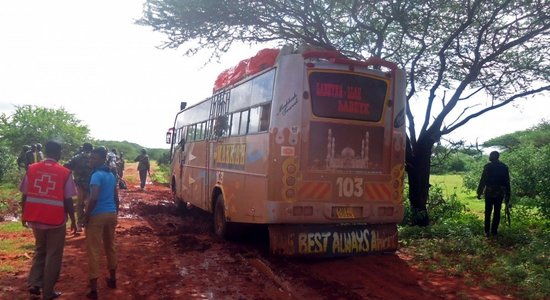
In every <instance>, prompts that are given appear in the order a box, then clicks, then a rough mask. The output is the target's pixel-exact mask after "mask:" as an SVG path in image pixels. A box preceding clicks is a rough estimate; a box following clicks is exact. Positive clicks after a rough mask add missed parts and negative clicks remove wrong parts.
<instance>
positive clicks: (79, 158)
mask: <svg viewBox="0 0 550 300" xmlns="http://www.w3.org/2000/svg"><path fill="white" fill-rule="evenodd" d="M92 149H93V146H92V144H90V143H84V144H82V151H81V152H80V153H78V154H77V155H75V156H73V158H71V159H70V160H69V161H68V162H67V163H66V164H65V165H64V167H66V168H68V169H70V170H72V171H73V176H74V180H75V182H76V189H77V192H78V195H77V199H76V217H77V221H78V224H77V232H82V226H83V224H84V221H83V216H84V207H85V205H86V203H85V201H86V199H88V195H89V193H90V192H89V184H90V176H91V175H92V167H91V166H90V155H91V152H92Z"/></svg>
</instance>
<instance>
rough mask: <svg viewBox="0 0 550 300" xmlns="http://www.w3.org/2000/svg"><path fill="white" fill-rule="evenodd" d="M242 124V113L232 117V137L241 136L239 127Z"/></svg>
mask: <svg viewBox="0 0 550 300" xmlns="http://www.w3.org/2000/svg"><path fill="white" fill-rule="evenodd" d="M240 124H241V112H235V113H233V114H232V115H231V133H230V135H239V126H240Z"/></svg>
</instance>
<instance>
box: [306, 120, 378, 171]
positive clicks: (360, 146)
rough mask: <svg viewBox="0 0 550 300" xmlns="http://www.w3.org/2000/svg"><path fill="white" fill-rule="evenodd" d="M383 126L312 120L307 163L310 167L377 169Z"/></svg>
mask: <svg viewBox="0 0 550 300" xmlns="http://www.w3.org/2000/svg"><path fill="white" fill-rule="evenodd" d="M383 145H384V128H382V127H365V126H356V125H348V124H346V125H344V124H330V123H321V122H312V123H311V127H310V138H309V159H308V166H309V168H310V169H312V170H370V171H374V172H376V171H380V170H381V169H382V162H383Z"/></svg>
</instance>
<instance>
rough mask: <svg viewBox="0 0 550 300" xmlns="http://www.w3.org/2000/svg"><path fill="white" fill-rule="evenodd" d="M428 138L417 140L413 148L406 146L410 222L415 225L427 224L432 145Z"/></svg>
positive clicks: (428, 218) (428, 221)
mask: <svg viewBox="0 0 550 300" xmlns="http://www.w3.org/2000/svg"><path fill="white" fill-rule="evenodd" d="M433 145H434V143H433V142H431V141H430V140H419V141H418V142H417V143H416V145H415V147H414V149H411V148H410V147H408V148H407V151H410V152H412V153H409V155H407V169H406V170H407V175H408V178H409V200H410V202H411V209H412V222H413V225H417V226H428V225H429V224H430V217H429V215H428V210H427V207H426V203H427V202H428V192H429V189H430V163H431V156H432V147H433Z"/></svg>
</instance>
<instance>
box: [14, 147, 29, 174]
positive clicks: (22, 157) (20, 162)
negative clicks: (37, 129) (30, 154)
mask: <svg viewBox="0 0 550 300" xmlns="http://www.w3.org/2000/svg"><path fill="white" fill-rule="evenodd" d="M30 149H31V146H29V145H23V149H22V150H21V153H19V156H18V157H17V168H18V169H19V170H21V168H23V169H25V170H26V169H27V158H26V155H27V151H29V150H30Z"/></svg>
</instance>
